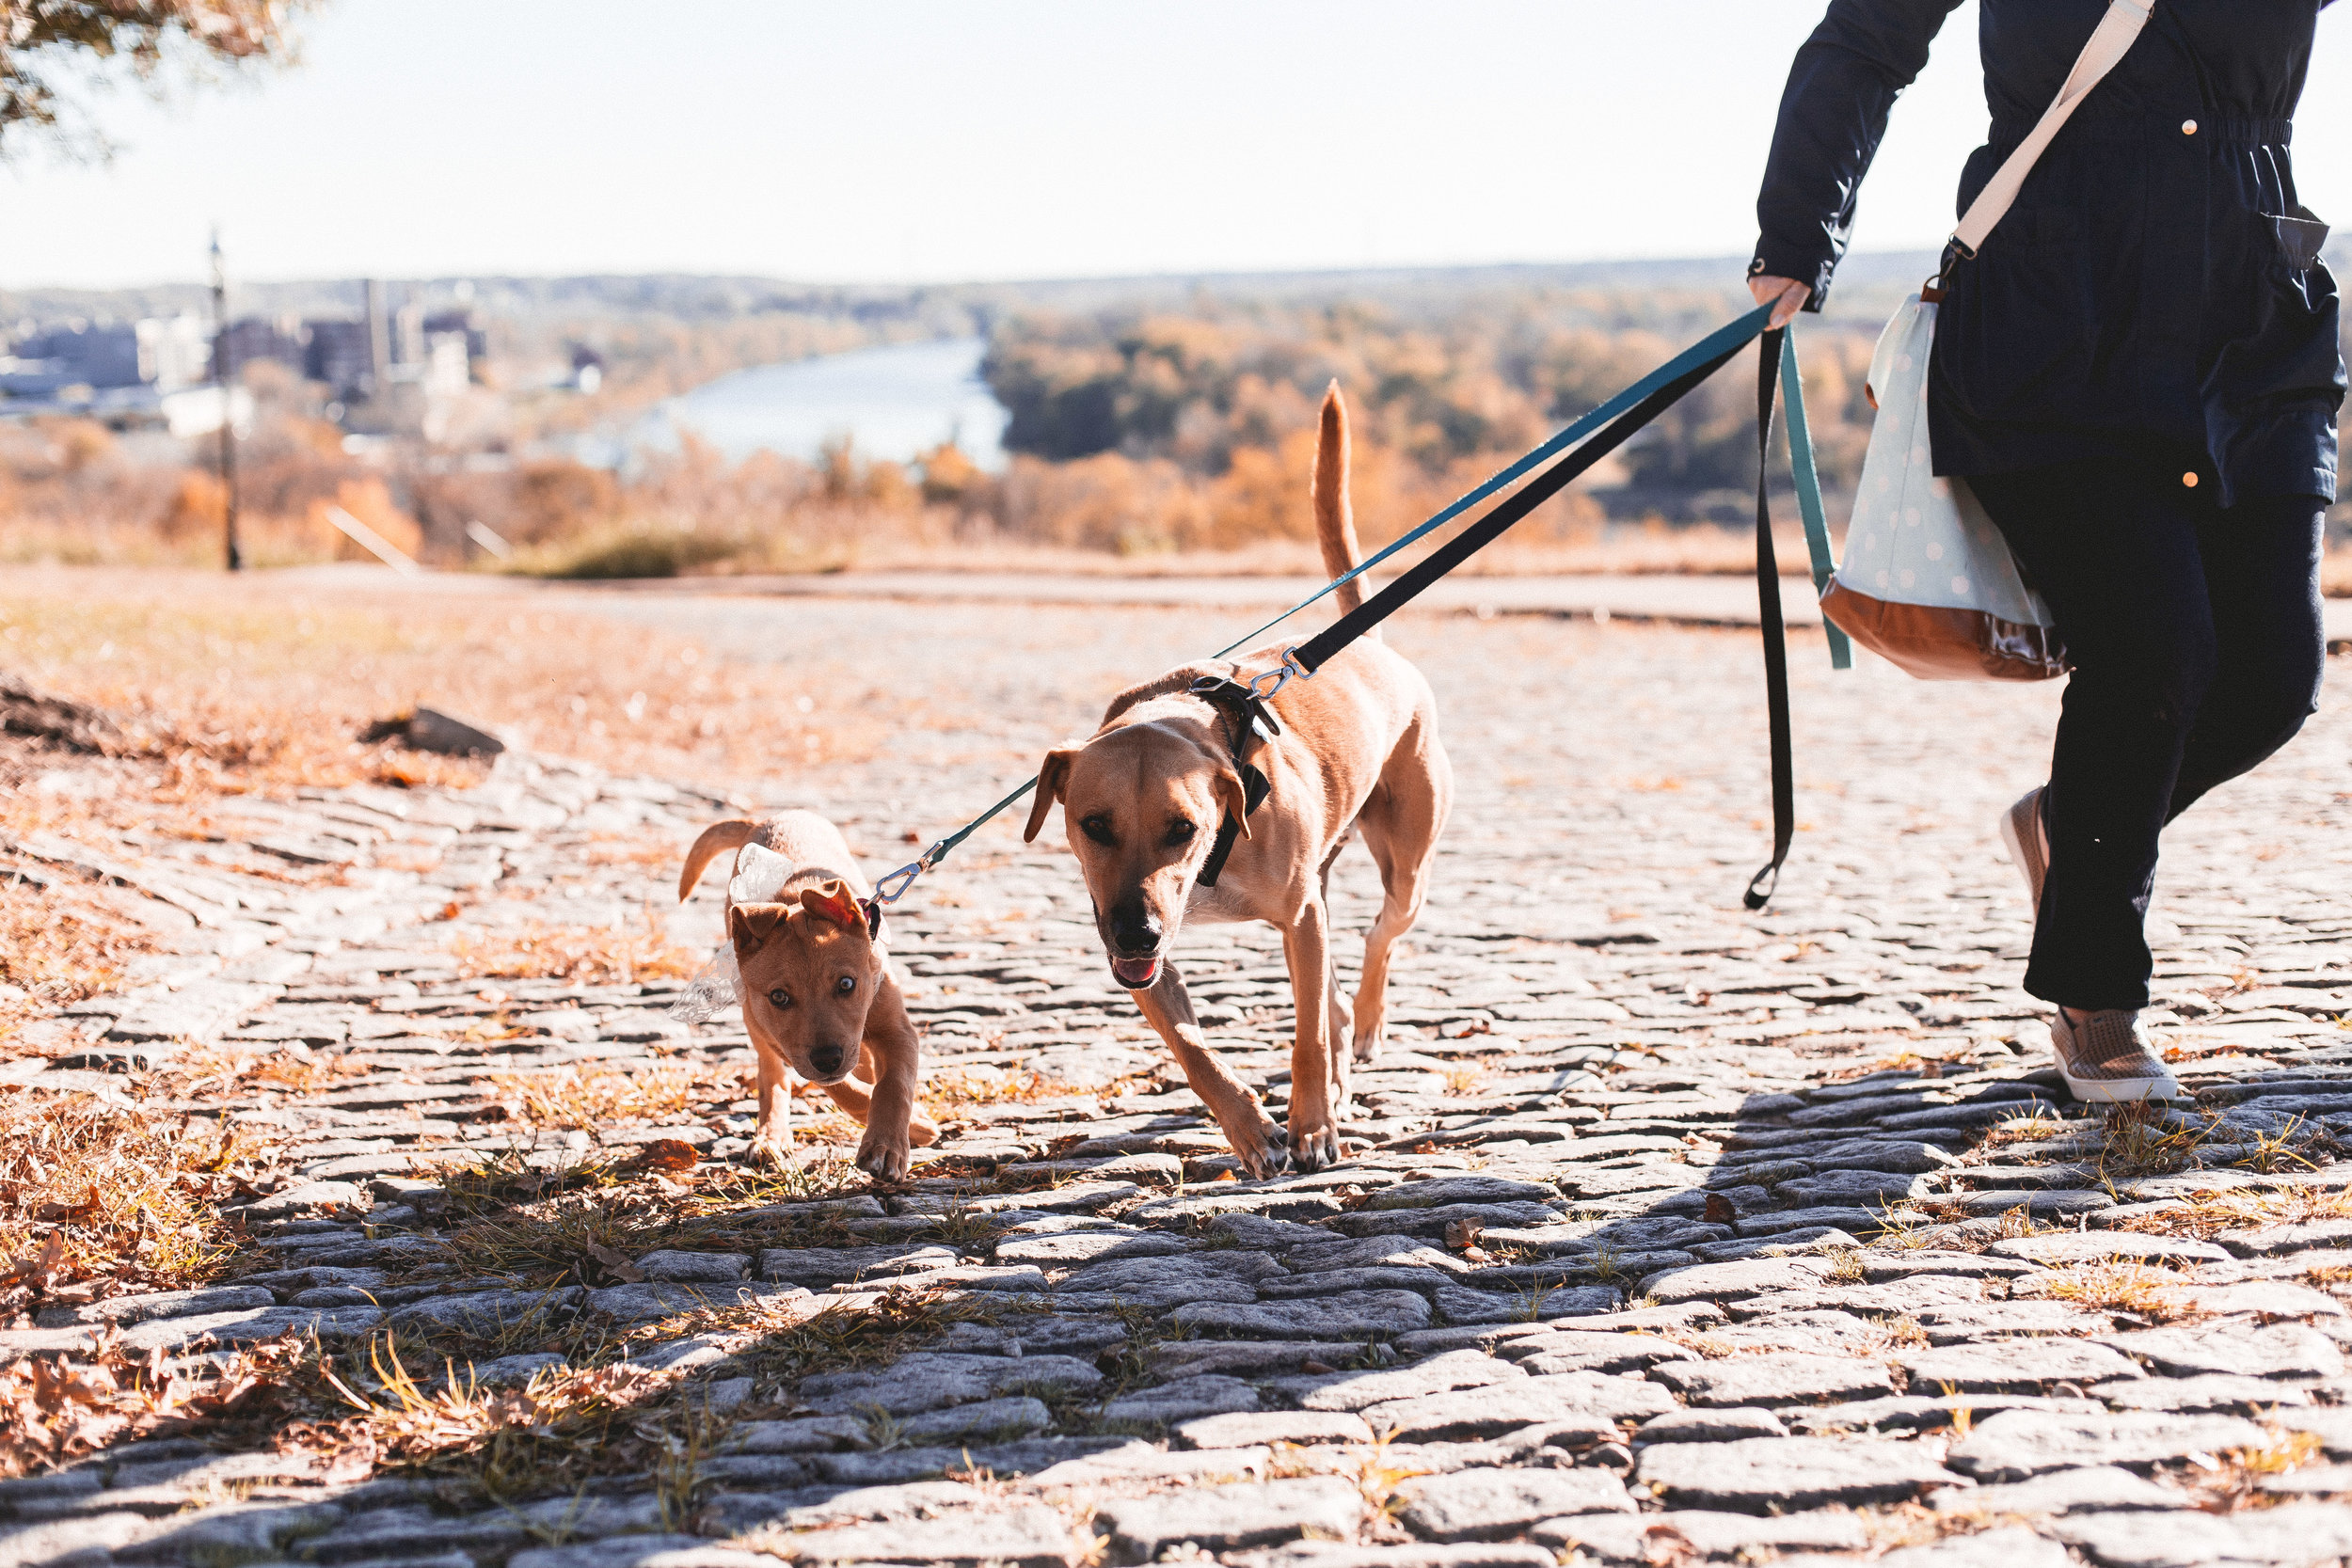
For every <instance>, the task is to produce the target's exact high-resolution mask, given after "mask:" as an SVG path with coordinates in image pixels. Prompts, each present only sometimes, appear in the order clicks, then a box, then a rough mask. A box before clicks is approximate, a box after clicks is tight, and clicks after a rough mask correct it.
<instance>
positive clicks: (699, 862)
mask: <svg viewBox="0 0 2352 1568" xmlns="http://www.w3.org/2000/svg"><path fill="white" fill-rule="evenodd" d="M758 836H759V824H758V823H756V822H750V821H746V820H744V819H743V818H741V817H738V818H736V819H735V820H734V821H732V822H716V823H713V824H712V825H711V826H709V827H707V828H705V829H704V830H703V833H702V837H700V838H698V839H696V840H695V841H694V847H692V848H691V849H689V850H687V851H686V869H685V870H683V871H681V872H679V873H678V874H677V896H678V902H679V903H681V904H683V903H684V902H686V900H687V898H688V897H689V896H690V895H691V894H692V893H693V891H694V884H695V883H696V882H699V881H701V880H702V879H703V868H704V867H705V866H707V865H708V864H709V863H711V862H712V861H713V860H715V859H717V858H718V857H719V856H721V855H726V854H732V853H734V852H735V851H736V850H738V849H740V848H741V847H743V846H745V845H746V844H749V843H751V842H752V840H754V839H755V838H757V837H758Z"/></svg>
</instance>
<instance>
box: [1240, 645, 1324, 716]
mask: <svg viewBox="0 0 2352 1568" xmlns="http://www.w3.org/2000/svg"><path fill="white" fill-rule="evenodd" d="M1297 654H1298V648H1297V645H1296V644H1295V643H1294V644H1293V645H1292V646H1290V647H1287V648H1284V649H1283V650H1282V662H1281V663H1280V664H1279V665H1277V666H1276V667H1275V668H1273V669H1271V670H1262V671H1260V672H1259V673H1257V674H1254V675H1252V676H1250V677H1249V695H1250V696H1251V698H1253V699H1254V700H1256V701H1258V702H1261V703H1263V702H1267V701H1270V700H1271V699H1272V698H1273V696H1274V694H1275V693H1276V692H1277V691H1279V690H1281V689H1282V688H1283V687H1285V686H1288V685H1289V684H1290V681H1291V677H1292V676H1294V675H1295V676H1297V677H1298V678H1299V679H1300V680H1312V679H1314V678H1315V673H1314V672H1313V671H1312V670H1310V669H1308V668H1306V667H1305V666H1304V665H1302V664H1300V663H1299V662H1298V658H1297Z"/></svg>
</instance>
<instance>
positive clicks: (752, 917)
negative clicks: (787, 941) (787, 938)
mask: <svg viewBox="0 0 2352 1568" xmlns="http://www.w3.org/2000/svg"><path fill="white" fill-rule="evenodd" d="M791 912H792V911H791V909H790V907H789V906H787V905H784V904H729V905H728V906H727V935H728V936H729V937H731V938H732V939H734V942H735V956H736V958H739V959H741V958H750V957H751V956H752V955H753V954H755V953H756V952H758V951H759V950H760V949H761V948H762V947H764V946H766V945H767V943H768V939H769V938H770V937H772V936H774V935H775V934H776V932H777V930H778V929H779V928H781V927H783V925H784V919H785V916H787V915H788V914H790V913H791Z"/></svg>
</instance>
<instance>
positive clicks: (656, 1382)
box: [295, 1338, 682, 1500]
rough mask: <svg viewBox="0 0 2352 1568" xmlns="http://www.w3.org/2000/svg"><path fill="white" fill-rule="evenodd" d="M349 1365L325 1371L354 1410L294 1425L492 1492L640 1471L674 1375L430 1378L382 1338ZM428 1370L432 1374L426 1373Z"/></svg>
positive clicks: (335, 1446)
mask: <svg viewBox="0 0 2352 1568" xmlns="http://www.w3.org/2000/svg"><path fill="white" fill-rule="evenodd" d="M352 1361H353V1363H354V1365H351V1366H348V1367H346V1368H343V1369H341V1370H339V1369H337V1368H335V1367H333V1366H331V1365H329V1366H326V1367H325V1368H323V1369H322V1377H323V1379H324V1381H325V1382H326V1385H327V1386H328V1387H330V1388H331V1389H332V1390H333V1391H334V1393H335V1394H336V1395H337V1396H338V1397H339V1399H340V1401H341V1402H342V1406H343V1407H344V1408H345V1409H346V1410H347V1411H349V1412H352V1413H351V1414H346V1415H344V1416H342V1418H340V1419H334V1420H329V1421H326V1422H321V1423H317V1424H312V1425H310V1426H308V1427H307V1428H306V1429H304V1430H303V1431H302V1432H300V1433H297V1434H295V1435H296V1437H297V1440H299V1441H301V1442H303V1443H305V1444H306V1445H310V1446H316V1447H318V1448H321V1449H326V1450H329V1451H332V1452H336V1453H338V1454H340V1455H342V1456H344V1459H345V1462H346V1464H348V1465H357V1466H360V1467H367V1468H372V1467H373V1466H374V1465H378V1464H390V1465H398V1466H400V1467H402V1468H404V1469H408V1470H412V1471H417V1472H421V1473H422V1474H424V1475H427V1476H438V1477H447V1478H450V1479H453V1480H462V1481H469V1482H471V1483H472V1484H473V1485H475V1486H477V1487H479V1488H480V1490H481V1491H482V1492H484V1493H485V1494H486V1495H487V1496H489V1497H494V1498H501V1499H510V1498H511V1499H516V1500H519V1499H522V1498H525V1497H537V1496H541V1495H545V1494H548V1493H553V1492H561V1491H565V1490H571V1489H573V1488H576V1487H578V1486H580V1485H581V1484H584V1483H585V1482H587V1481H590V1480H593V1479H595V1478H596V1477H599V1476H605V1475H613V1474H623V1473H628V1472H631V1471H643V1470H644V1468H646V1467H647V1465H648V1464H649V1463H650V1462H651V1460H652V1459H653V1457H654V1454H655V1453H656V1452H657V1451H658V1450H659V1449H660V1448H661V1447H662V1446H663V1444H662V1441H661V1439H662V1436H663V1433H662V1431H661V1428H662V1427H663V1426H665V1425H667V1424H669V1423H668V1422H667V1421H666V1420H664V1419H663V1418H665V1417H671V1416H675V1415H678V1414H682V1411H680V1410H678V1409H675V1408H660V1407H674V1406H677V1405H679V1404H681V1403H682V1402H681V1401H680V1400H679V1399H678V1394H679V1382H680V1380H679V1378H678V1376H677V1374H675V1373H672V1372H656V1371H648V1370H645V1369H644V1368H642V1367H632V1366H628V1365H627V1364H623V1365H619V1366H612V1367H596V1368H584V1369H575V1368H570V1367H550V1368H548V1369H546V1370H543V1371H541V1372H540V1373H539V1374H538V1375H537V1376H535V1377H533V1378H532V1380H531V1382H530V1383H529V1385H527V1386H524V1387H521V1388H510V1389H499V1390H494V1391H485V1390H483V1389H480V1388H478V1387H476V1386H475V1385H474V1383H473V1380H472V1379H471V1378H470V1377H469V1376H468V1375H466V1374H464V1373H462V1372H460V1371H459V1370H458V1369H457V1367H456V1366H455V1364H454V1363H451V1362H444V1363H443V1365H442V1367H441V1368H440V1369H438V1370H440V1371H441V1372H442V1373H443V1374H444V1380H443V1381H442V1382H441V1383H440V1386H438V1387H430V1388H429V1387H428V1386H427V1385H426V1383H424V1382H421V1381H420V1380H419V1375H418V1373H417V1372H416V1371H415V1370H412V1369H411V1368H410V1367H409V1366H408V1365H407V1363H406V1362H405V1360H404V1359H403V1356H402V1354H401V1351H400V1349H399V1348H398V1347H397V1346H396V1345H394V1344H393V1343H392V1342H391V1340H390V1339H389V1338H378V1339H371V1340H370V1341H369V1343H368V1345H367V1347H366V1349H365V1352H364V1353H363V1354H354V1356H353V1357H352ZM424 1375H425V1376H426V1377H427V1378H431V1376H432V1373H430V1372H428V1373H426V1374H424Z"/></svg>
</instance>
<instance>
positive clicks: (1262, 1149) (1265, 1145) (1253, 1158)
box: [1225, 1121, 1291, 1181]
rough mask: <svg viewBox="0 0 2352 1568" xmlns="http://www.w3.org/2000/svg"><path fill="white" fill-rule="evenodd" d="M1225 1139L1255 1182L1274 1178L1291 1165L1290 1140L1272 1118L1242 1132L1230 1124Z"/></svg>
mask: <svg viewBox="0 0 2352 1568" xmlns="http://www.w3.org/2000/svg"><path fill="white" fill-rule="evenodd" d="M1225 1142H1226V1144H1227V1146H1228V1147H1229V1148H1232V1151H1233V1158H1235V1159H1237V1160H1239V1161H1240V1162H1241V1168H1242V1170H1243V1171H1244V1172H1245V1173H1246V1174H1247V1175H1248V1178H1249V1180H1252V1181H1265V1180H1271V1179H1273V1178H1274V1177H1277V1176H1279V1175H1281V1174H1282V1173H1283V1172H1284V1171H1285V1170H1288V1169H1289V1168H1290V1163H1291V1148H1290V1143H1289V1141H1288V1140H1287V1139H1285V1138H1284V1137H1283V1135H1282V1130H1281V1129H1280V1128H1279V1127H1277V1126H1276V1125H1275V1124H1274V1123H1273V1122H1271V1121H1260V1122H1258V1123H1257V1124H1256V1125H1254V1126H1251V1127H1247V1128H1244V1129H1242V1130H1240V1131H1239V1132H1236V1131H1235V1130H1234V1129H1232V1128H1231V1127H1229V1128H1227V1129H1226V1130H1225Z"/></svg>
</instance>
